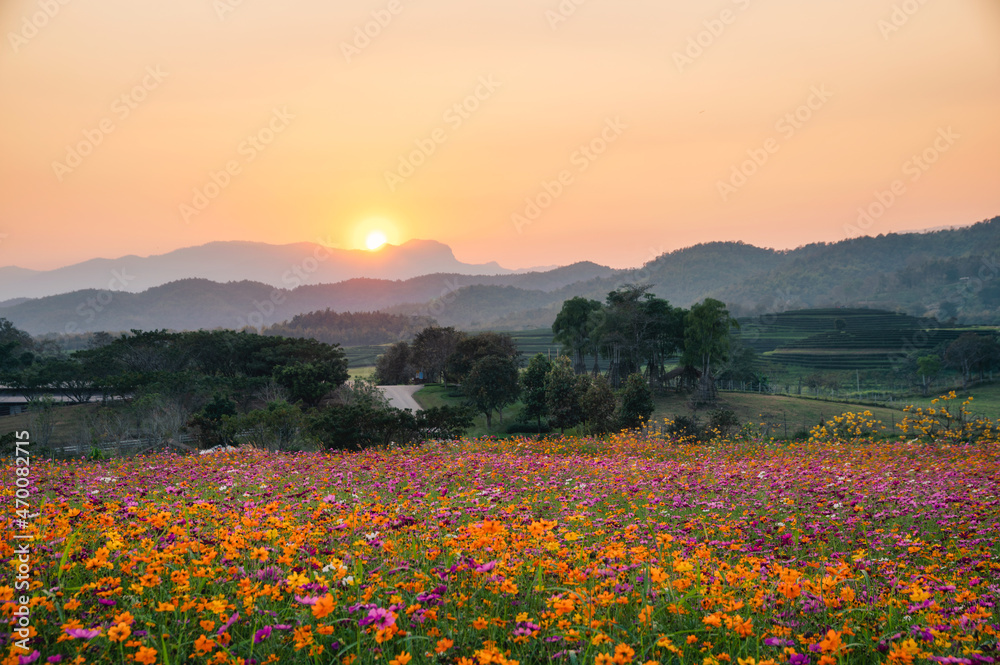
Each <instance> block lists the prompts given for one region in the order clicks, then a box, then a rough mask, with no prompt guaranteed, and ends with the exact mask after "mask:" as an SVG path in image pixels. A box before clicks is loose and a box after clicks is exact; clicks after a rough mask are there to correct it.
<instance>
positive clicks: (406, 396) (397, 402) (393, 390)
mask: <svg viewBox="0 0 1000 665" xmlns="http://www.w3.org/2000/svg"><path fill="white" fill-rule="evenodd" d="M422 387H423V386H379V388H380V389H381V390H382V392H383V393H384V394H385V397H386V399H388V400H389V404H390V406H392V407H394V408H396V409H410V410H411V411H423V407H422V406H420V404H419V403H418V402H417V400H415V399H413V393H415V392H417V391H418V390H420V388H422Z"/></svg>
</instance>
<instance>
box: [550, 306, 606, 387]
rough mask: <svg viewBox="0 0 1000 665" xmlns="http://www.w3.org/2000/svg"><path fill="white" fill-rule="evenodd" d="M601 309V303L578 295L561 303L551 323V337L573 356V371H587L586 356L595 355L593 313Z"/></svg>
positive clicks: (579, 372)
mask: <svg viewBox="0 0 1000 665" xmlns="http://www.w3.org/2000/svg"><path fill="white" fill-rule="evenodd" d="M600 309H601V303H599V302H597V301H596V300H589V299H587V298H583V297H580V296H576V297H574V298H570V299H569V300H567V301H565V302H564V303H563V306H562V309H561V310H560V311H559V314H557V315H556V320H555V322H553V324H552V332H553V333H555V337H554V338H553V339H554V340H555V341H556V342H559V343H560V344H562V345H563V348H564V349H565V350H566V351H567V352H568V353H569V354H570V356H571V357H572V358H573V371H574V372H576V373H577V374H583V373H584V372H586V371H587V363H586V356H587V354H588V353H591V352H592V353H594V355H595V360H596V355H597V345H596V343H595V342H596V339H595V335H594V333H595V327H596V325H595V319H594V316H593V315H594V313H595V312H597V311H598V310H600Z"/></svg>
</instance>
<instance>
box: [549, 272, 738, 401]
mask: <svg viewBox="0 0 1000 665" xmlns="http://www.w3.org/2000/svg"><path fill="white" fill-rule="evenodd" d="M650 288H651V287H649V286H639V285H626V286H624V287H621V288H619V289H617V290H615V291H612V292H611V293H609V294H608V296H607V299H606V300H605V302H604V303H600V302H598V301H596V300H588V299H586V298H580V297H576V298H571V299H570V300H567V301H566V302H565V303H563V307H562V310H561V311H560V312H559V314H558V316H557V317H556V320H555V323H553V324H552V331H553V332H554V333H555V339H556V341H558V342H560V343H561V344H562V345H563V347H564V348H565V350H566V352H567V353H568V354H569V355H570V357H571V358H572V359H573V360H572V367H573V370H574V371H575V372H576V373H577V374H584V373H585V372H586V371H587V359H588V358H589V357H591V356H592V357H593V359H594V361H593V374H594V375H597V374H599V369H598V368H599V357H603V358H606V359H607V360H608V362H609V367H608V371H607V380H608V382H609V383H610V384H611V386H612V388H616V389H617V388H620V387H621V386H622V385H623V383H624V381H625V380H626V379H627V378H628V377H629V376H631V375H633V374H636V373H644V374H645V376H646V378H647V379H648V382H649V383H650V384H651V385H652V386H654V387H662V386H663V385H664V384H665V383H666V380H667V370H666V365H667V361H668V360H669V359H670V358H672V357H676V356H680V359H681V364H682V365H684V366H688V367H692V368H696V369H697V371H698V372H700V375H701V392H702V394H703V396H704V397H705V398H706V399H711V398H712V397H714V394H715V384H714V377H713V374H712V371H713V367H714V366H716V365H717V364H718V363H720V362H723V361H725V360H726V359H728V357H729V351H730V346H731V335H730V332H731V330H732V329H734V328H736V327H737V323H736V320H735V319H734V318H732V317H731V316H730V315H729V312H728V310H727V309H726V306H725V304H723V303H722V302H720V301H718V300H713V299H712V298H706V299H705V300H704V301H702V302H700V303H697V304H695V305H693V306H692V307H691V309H690V310H685V309H682V308H679V307H673V306H671V305H670V303H669V302H667V301H666V300H664V299H662V298H658V297H656V296H655V295H653V294H652V293H650V292H649V291H650Z"/></svg>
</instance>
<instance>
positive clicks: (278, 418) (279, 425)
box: [227, 402, 304, 450]
mask: <svg viewBox="0 0 1000 665" xmlns="http://www.w3.org/2000/svg"><path fill="white" fill-rule="evenodd" d="M230 418H231V420H230V421H228V423H227V424H228V425H229V426H230V428H231V429H232V430H234V431H235V432H237V433H238V435H239V438H240V439H241V440H242V441H244V442H245V443H248V444H250V445H252V446H253V447H255V448H259V449H261V450H288V449H289V447H290V446H291V444H292V443H293V442H294V441H295V440H296V438H298V435H299V430H300V429H301V428H302V425H303V422H304V421H303V417H302V411H301V410H300V409H299V408H298V407H297V406H295V405H292V404H289V403H288V402H271V403H270V404H268V405H267V407H266V408H264V409H258V410H255V411H251V412H249V413H247V414H244V415H242V416H235V417H233V416H230Z"/></svg>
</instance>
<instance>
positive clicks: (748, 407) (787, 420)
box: [653, 392, 903, 436]
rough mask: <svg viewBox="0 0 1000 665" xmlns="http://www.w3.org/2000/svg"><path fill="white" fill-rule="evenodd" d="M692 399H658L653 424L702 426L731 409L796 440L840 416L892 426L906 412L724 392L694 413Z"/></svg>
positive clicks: (748, 420)
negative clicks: (868, 416)
mask: <svg viewBox="0 0 1000 665" xmlns="http://www.w3.org/2000/svg"><path fill="white" fill-rule="evenodd" d="M689 400H690V395H685V394H674V395H668V396H665V397H657V398H656V410H655V411H654V412H653V420H654V421H660V420H663V419H674V418H676V417H677V416H686V417H688V418H690V417H692V416H697V418H698V420H699V421H700V423H701V424H704V423H705V422H707V420H708V418H709V416H710V414H711V412H712V411H713V410H715V409H728V410H731V411H733V412H734V413H736V416H737V418H738V419H739V420H740V422H743V423H757V424H760V423H767V424H768V425H769V426H770V429H769V431H770V432H771V433H773V434H775V435H779V436H793V435H794V434H796V433H797V432H800V431H809V430H810V429H812V428H813V427H815V426H816V425H818V424H819V423H820V422H823V421H826V420H829V419H830V418H833V417H834V416H839V415H840V414H842V413H845V412H864V411H871V413H872V415H873V416H874V417H875V418H878V419H880V420H882V421H883V422H884V423H885V424H886V425H888V426H890V427H891V426H892V425H893V424H894V423H896V422H899V420H900V419H901V417H902V415H903V414H902V412H901V411H897V410H895V409H886V408H880V407H870V406H866V405H863V404H854V403H851V402H832V401H825V400H817V399H809V398H806V397H788V396H784V395H757V394H754V393H742V392H720V393H719V400H718V402H717V403H716V404H715V405H713V406H711V407H708V408H703V409H699V410H697V411H694V410H692V408H691V407H690V406H689Z"/></svg>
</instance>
